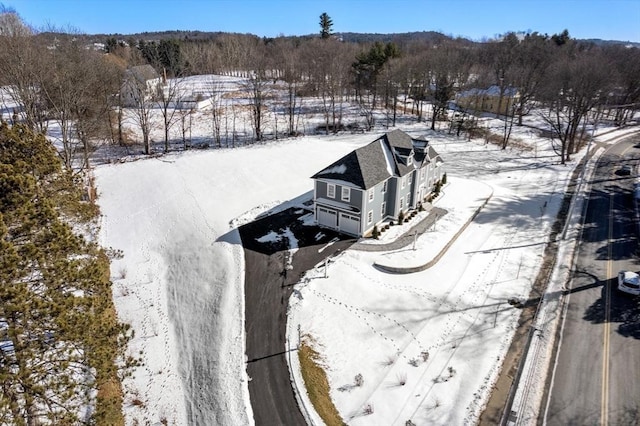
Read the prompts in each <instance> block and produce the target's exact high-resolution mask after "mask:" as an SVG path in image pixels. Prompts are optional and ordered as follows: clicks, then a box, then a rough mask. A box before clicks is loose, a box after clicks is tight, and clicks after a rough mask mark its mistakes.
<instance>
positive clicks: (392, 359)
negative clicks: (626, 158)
mask: <svg viewBox="0 0 640 426" xmlns="http://www.w3.org/2000/svg"><path fill="white" fill-rule="evenodd" d="M437 139H438V138H437V137H436V136H435V135H432V140H433V141H434V142H435V148H436V150H438V151H439V152H440V153H441V154H442V155H443V157H444V160H445V164H447V168H449V169H453V170H451V171H450V172H449V175H450V176H451V183H450V184H449V185H448V186H447V187H445V190H444V195H443V196H442V197H441V198H439V199H438V201H437V202H436V205H437V206H438V207H441V208H444V209H446V210H448V211H449V214H447V215H446V216H444V217H443V218H442V219H440V221H439V222H438V224H437V225H436V227H435V230H433V231H430V232H427V233H425V234H423V235H422V236H419V237H418V239H417V241H416V249H415V250H413V247H412V246H409V247H407V248H404V249H401V250H397V251H396V252H394V253H376V252H362V251H356V250H349V251H347V252H344V253H342V254H341V255H340V256H339V258H337V259H336V260H335V262H332V263H331V264H330V267H329V269H328V278H326V279H325V278H324V268H323V267H319V268H318V269H317V270H313V271H310V272H309V273H308V274H307V276H306V277H305V279H303V281H302V282H301V283H300V284H299V285H298V288H297V290H298V292H296V293H295V296H294V298H293V299H292V301H291V305H292V309H291V312H290V316H289V321H290V325H289V329H290V330H291V333H290V336H289V338H290V342H291V344H295V343H296V341H297V324H300V326H301V331H302V334H303V335H309V336H311V338H312V339H313V342H314V343H315V347H316V349H317V350H318V352H320V354H321V355H322V357H323V363H324V365H325V366H326V370H327V374H328V376H329V381H330V384H331V391H332V398H333V400H334V401H335V403H336V406H337V408H338V410H339V411H340V413H341V415H342V416H343V418H344V419H345V420H346V421H347V422H349V424H353V425H359V424H362V425H370V424H381V425H382V424H384V425H392V424H398V425H404V424H405V422H406V421H407V420H411V421H413V423H415V424H473V423H474V422H475V421H476V420H477V418H478V416H479V415H480V413H481V411H482V409H483V407H484V404H485V403H486V401H487V399H488V397H489V395H490V390H491V387H492V384H493V382H494V381H495V379H496V377H497V374H498V373H499V371H500V367H501V363H502V360H503V359H504V356H505V354H506V350H507V349H508V347H509V344H510V342H511V338H512V334H513V330H514V328H515V326H516V322H517V319H518V316H519V310H518V309H517V308H515V307H512V306H511V305H510V304H509V303H508V300H509V299H512V298H515V299H519V300H522V301H525V300H526V299H527V297H528V294H529V290H530V288H531V285H532V283H533V280H534V278H535V275H536V273H537V271H538V269H539V265H540V261H541V258H542V253H543V250H544V247H545V242H546V241H547V235H548V232H549V229H550V225H551V224H552V222H553V220H554V218H555V214H556V212H557V210H558V207H559V205H560V202H561V199H562V196H563V190H564V186H565V184H566V182H567V179H568V175H569V172H570V171H571V170H572V167H570V166H560V165H557V164H553V163H554V161H553V159H552V158H550V157H549V153H548V152H547V153H544V158H540V159H538V158H535V156H534V154H533V152H531V153H528V152H525V153H519V152H517V151H510V150H507V151H501V150H499V149H497V148H496V147H494V146H485V145H483V144H478V143H475V142H463V141H456V140H455V139H453V140H450V141H445V140H442V139H441V140H439V141H438V140H437ZM460 175H462V176H469V177H470V176H473V177H474V178H475V180H471V181H470V180H464V179H460V178H456V177H457V176H460ZM479 182H482V183H479ZM487 186H490V188H487ZM491 192H493V194H492V195H491ZM490 195H491V198H490V200H489V202H488V203H487V205H486V206H485V207H484V208H483V209H482V210H481V212H480V213H479V214H478V215H477V217H476V218H475V220H474V221H473V222H472V223H471V224H470V226H469V227H468V228H467V229H466V230H465V231H464V233H463V234H462V235H461V236H460V238H458V239H457V240H456V242H455V243H454V244H452V246H451V247H450V248H449V250H448V251H447V252H446V254H445V255H444V256H443V257H442V258H441V259H440V261H439V262H438V263H436V264H435V265H434V266H433V267H431V268H430V269H427V270H425V271H423V272H419V273H414V274H408V275H396V274H388V273H385V272H382V271H381V270H379V269H378V268H375V267H374V263H379V264H384V263H388V264H393V265H398V264H399V263H400V264H407V265H409V266H413V265H419V264H422V263H426V262H427V261H429V260H430V259H432V258H433V257H434V255H435V254H436V253H437V252H438V251H439V250H440V249H441V248H442V246H443V244H444V243H446V242H448V241H449V240H450V239H451V237H452V236H453V235H454V234H455V233H456V232H457V230H458V229H460V228H461V227H462V226H463V225H464V224H465V223H466V222H467V221H468V220H469V219H470V218H471V216H472V215H473V213H474V211H475V208H477V207H478V205H479V204H481V203H482V201H483V200H484V199H486V198H487V197H489V196H490ZM345 325H348V326H345ZM358 374H361V375H362V377H363V379H364V380H363V382H364V383H363V385H362V386H359V387H358V386H354V383H355V382H354V378H355V376H356V375H358ZM298 380H299V382H300V383H301V381H302V379H301V378H298ZM367 412H371V414H365V413H367Z"/></svg>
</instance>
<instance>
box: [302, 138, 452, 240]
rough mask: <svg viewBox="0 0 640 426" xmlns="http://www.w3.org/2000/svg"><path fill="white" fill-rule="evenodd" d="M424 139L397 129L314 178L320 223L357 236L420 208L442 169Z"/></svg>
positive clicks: (437, 158)
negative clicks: (400, 214)
mask: <svg viewBox="0 0 640 426" xmlns="http://www.w3.org/2000/svg"><path fill="white" fill-rule="evenodd" d="M442 164H443V162H442V159H441V158H440V155H438V153H437V152H436V151H435V150H434V149H433V147H432V146H431V145H430V144H429V142H428V141H427V140H426V139H423V138H418V139H413V138H412V137H411V136H409V135H408V134H407V133H405V132H403V131H401V130H393V131H391V132H389V133H386V134H384V135H382V136H381V137H379V138H378V139H376V140H375V141H373V142H371V143H370V144H368V145H365V146H363V147H362V148H358V149H356V150H355V151H352V152H350V153H349V154H347V155H345V156H344V157H342V158H341V159H339V160H338V161H336V162H334V163H333V164H331V165H329V166H328V167H327V168H325V169H323V170H321V171H319V172H318V173H316V174H315V175H313V176H312V179H314V180H315V183H314V197H313V199H314V208H315V218H316V222H317V223H318V225H320V226H323V227H326V228H331V229H334V230H337V231H339V232H342V233H346V234H350V235H354V236H357V237H361V236H365V235H369V234H370V233H371V232H372V230H373V227H374V226H375V225H378V224H380V223H381V222H383V221H385V220H387V219H393V218H396V217H397V216H398V214H399V213H400V211H402V212H406V211H407V210H409V209H415V208H417V207H418V206H419V205H420V203H423V202H425V200H426V199H427V197H428V196H429V195H430V194H431V192H432V190H433V188H434V185H435V183H436V182H438V181H439V180H440V179H441V178H442V174H443V173H444V170H443V167H442Z"/></svg>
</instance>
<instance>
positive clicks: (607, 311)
mask: <svg viewBox="0 0 640 426" xmlns="http://www.w3.org/2000/svg"><path fill="white" fill-rule="evenodd" d="M612 240H613V195H610V196H609V236H608V260H607V277H611V276H612V275H613V271H612V269H613V267H612V266H613V262H612V258H613V244H612ZM603 297H604V331H603V333H604V339H603V340H604V341H603V348H602V399H601V411H600V424H601V425H602V426H607V424H608V421H609V336H610V334H611V323H610V319H611V286H608V285H606V284H605V287H604V295H603Z"/></svg>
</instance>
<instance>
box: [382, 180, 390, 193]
mask: <svg viewBox="0 0 640 426" xmlns="http://www.w3.org/2000/svg"><path fill="white" fill-rule="evenodd" d="M388 183H389V179H387V180H385V181H384V183H383V184H382V193H383V194H384V193H385V192H387V184H388Z"/></svg>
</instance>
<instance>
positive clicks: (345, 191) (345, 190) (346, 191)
mask: <svg viewBox="0 0 640 426" xmlns="http://www.w3.org/2000/svg"><path fill="white" fill-rule="evenodd" d="M341 195H342V197H341V198H342V201H349V200H350V199H351V188H349V187H348V186H343V187H342V194H341Z"/></svg>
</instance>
